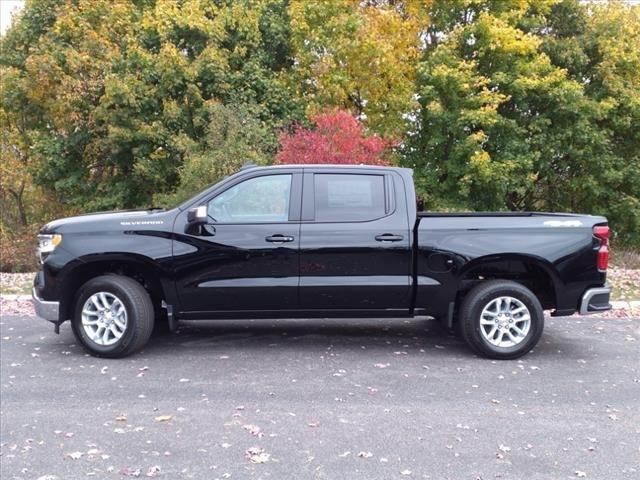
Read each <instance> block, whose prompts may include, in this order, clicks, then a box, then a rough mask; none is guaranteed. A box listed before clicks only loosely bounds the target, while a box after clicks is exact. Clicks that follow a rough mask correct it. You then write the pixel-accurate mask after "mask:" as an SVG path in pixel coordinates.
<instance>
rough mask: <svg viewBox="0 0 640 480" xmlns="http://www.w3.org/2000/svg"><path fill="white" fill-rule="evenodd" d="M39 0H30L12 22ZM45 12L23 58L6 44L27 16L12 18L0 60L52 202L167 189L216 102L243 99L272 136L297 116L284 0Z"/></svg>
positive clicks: (133, 201)
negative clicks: (27, 112) (26, 117)
mask: <svg viewBox="0 0 640 480" xmlns="http://www.w3.org/2000/svg"><path fill="white" fill-rule="evenodd" d="M45 3H47V4H48V3H50V2H45ZM45 3H43V2H42V1H37V0H33V1H32V2H31V3H29V4H28V5H27V6H26V9H25V14H24V16H23V20H22V21H27V20H28V21H31V20H30V19H32V18H33V17H36V15H35V14H34V12H35V11H36V10H38V11H41V10H47V9H46V8H45ZM49 11H53V10H52V9H49ZM55 12H56V14H55V15H52V17H53V18H52V19H48V20H47V21H48V24H49V26H48V27H47V28H46V29H40V30H42V31H41V34H40V36H39V37H38V38H32V39H31V40H29V41H27V44H29V49H28V53H27V54H26V57H25V58H24V60H21V59H20V58H18V56H16V55H15V54H12V53H10V52H8V47H9V46H10V45H15V44H17V43H19V42H20V41H22V40H21V39H22V37H23V36H24V35H23V33H22V32H23V31H24V30H25V29H26V27H25V26H24V25H22V22H19V23H18V26H17V27H16V28H12V29H11V30H10V31H9V32H8V33H7V35H6V38H3V39H2V42H3V49H2V50H3V56H2V58H1V59H0V64H1V65H3V66H4V67H5V68H6V67H8V66H13V68H16V69H17V72H18V73H17V76H18V77H19V78H18V79H17V80H16V82H17V83H18V84H19V85H20V89H19V90H18V91H20V92H22V94H21V95H19V97H20V98H19V102H21V104H22V106H19V107H18V108H16V109H15V110H13V111H16V112H19V111H22V110H23V109H24V108H30V109H33V110H35V111H37V112H39V115H40V117H41V121H40V123H39V124H38V125H37V126H36V128H35V129H34V131H33V132H32V135H31V136H30V139H31V155H32V156H33V157H35V158H34V162H33V163H34V164H36V165H37V168H34V169H33V174H34V178H35V181H36V182H37V183H38V184H40V185H42V186H44V187H45V188H48V189H50V190H53V191H55V192H56V195H57V198H58V201H60V202H62V203H69V204H72V205H76V206H82V208H84V209H88V210H91V209H107V208H123V207H125V208H126V207H134V206H143V205H145V204H149V203H151V201H152V198H153V196H154V195H157V194H162V193H165V192H166V193H169V192H171V191H172V190H173V189H175V187H176V185H177V183H178V181H179V173H178V172H179V171H180V168H181V166H182V165H183V163H184V162H185V159H186V158H187V156H188V155H192V154H193V153H192V152H193V151H195V150H196V149H197V148H198V146H199V147H200V148H202V147H204V146H205V145H206V141H207V140H206V137H207V135H208V132H209V130H210V127H209V126H210V124H211V122H212V121H214V119H212V118H211V112H212V111H215V108H214V106H215V105H217V104H218V103H223V104H228V105H251V110H252V112H253V114H254V115H255V117H256V118H257V119H258V121H259V123H260V124H261V125H265V124H266V125H269V129H271V130H273V132H274V133H273V134H272V135H273V136H274V138H275V131H276V130H277V129H279V128H281V127H283V126H285V125H288V124H289V123H291V122H292V121H295V120H300V119H301V118H302V111H303V110H302V107H301V106H300V105H299V102H298V101H297V100H296V98H295V96H294V95H293V94H292V93H291V92H290V88H289V86H288V84H287V79H286V74H287V68H288V67H289V66H290V64H291V61H292V60H291V57H290V42H289V37H290V32H289V21H288V16H287V15H288V14H287V11H286V8H285V4H284V2H283V1H280V0H255V1H243V2H232V1H229V2H210V1H206V0H185V1H183V2H175V1H170V0H157V1H148V2H133V1H124V0H119V1H110V0H91V1H89V0H79V1H77V2H64V4H61V6H60V7H59V8H58V10H57V11H55ZM34 21H35V20H34ZM25 25H26V24H25ZM5 45H6V46H7V48H6V49H5ZM272 150H273V148H272ZM225 168H227V167H224V166H221V167H219V168H218V170H224V169H225Z"/></svg>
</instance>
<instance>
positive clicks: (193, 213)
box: [187, 205, 207, 225]
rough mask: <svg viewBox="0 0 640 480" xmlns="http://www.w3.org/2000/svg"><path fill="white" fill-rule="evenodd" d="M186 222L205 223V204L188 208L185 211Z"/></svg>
mask: <svg viewBox="0 0 640 480" xmlns="http://www.w3.org/2000/svg"><path fill="white" fill-rule="evenodd" d="M187 223H188V224H189V225H200V224H203V223H207V206H206V205H200V206H199V207H195V208H191V209H189V211H188V212H187Z"/></svg>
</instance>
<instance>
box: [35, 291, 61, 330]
mask: <svg viewBox="0 0 640 480" xmlns="http://www.w3.org/2000/svg"><path fill="white" fill-rule="evenodd" d="M31 297H32V298H33V305H34V306H35V310H36V315H37V316H39V317H40V318H43V319H45V320H49V321H50V322H54V323H58V321H59V314H60V302H50V301H47V300H42V299H41V298H40V297H38V292H37V291H36V288H35V287H34V288H33V290H32V291H31Z"/></svg>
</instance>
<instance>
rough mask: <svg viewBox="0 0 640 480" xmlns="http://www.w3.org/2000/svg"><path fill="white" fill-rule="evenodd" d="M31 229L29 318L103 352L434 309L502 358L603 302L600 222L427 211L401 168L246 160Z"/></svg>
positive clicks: (478, 347) (604, 306)
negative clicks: (113, 206) (181, 188)
mask: <svg viewBox="0 0 640 480" xmlns="http://www.w3.org/2000/svg"><path fill="white" fill-rule="evenodd" d="M38 239H39V255H40V260H41V264H42V268H41V270H40V271H39V272H38V274H37V276H36V278H35V281H34V288H33V298H34V303H35V306H36V312H37V314H38V315H39V316H40V317H42V318H44V319H46V320H49V321H51V322H53V323H54V324H55V329H56V331H58V330H59V326H60V324H61V323H62V322H64V321H65V320H71V326H72V329H73V332H74V334H75V336H76V338H77V339H78V341H79V342H80V343H81V344H82V345H83V346H84V348H85V349H86V350H87V351H89V352H90V353H91V354H93V355H97V356H102V357H123V356H125V355H129V354H131V353H133V352H134V351H137V350H139V349H141V348H142V347H143V346H144V345H145V344H146V343H147V341H148V339H149V337H150V335H151V333H152V330H153V329H154V324H159V325H160V324H163V323H164V324H165V325H167V326H168V327H169V329H171V330H175V329H176V328H177V325H178V322H179V321H180V320H197V319H223V318H224V319H228V318H285V317H286V318H310V317H323V318H325V317H337V318H350V317H351V318H353V317H374V318H384V317H413V316H431V317H434V318H436V319H437V320H438V321H440V322H441V323H442V324H443V325H444V326H445V327H448V328H451V329H453V330H454V331H457V332H458V333H459V334H460V335H462V337H463V338H464V339H465V340H466V341H467V343H468V344H469V345H470V346H471V347H472V348H473V350H475V351H476V352H477V353H479V354H480V355H483V356H486V357H490V358H497V359H511V358H517V357H519V356H521V355H524V354H525V353H526V352H528V351H529V350H530V349H531V348H533V347H534V346H535V345H536V343H537V342H538V340H539V339H540V336H541V334H542V329H543V324H544V314H543V310H545V309H548V310H551V315H554V316H555V315H571V314H573V313H575V312H579V313H581V314H586V313H593V312H602V311H604V310H608V309H609V308H611V306H610V304H609V294H610V288H609V286H608V285H607V284H606V269H607V262H608V254H609V251H608V245H609V227H608V225H607V220H606V218H604V217H598V216H589V215H572V214H555V213H502V212H500V213H422V212H418V211H417V207H416V196H415V191H414V186H413V179H412V172H411V170H409V169H404V168H393V167H368V166H353V167H351V166H350V167H346V166H333V165H319V166H313V165H304V166H277V167H253V168H247V169H243V170H241V171H240V172H238V173H236V174H235V175H232V176H230V177H228V178H226V179H225V180H223V181H222V182H220V183H218V184H216V185H214V186H212V187H210V188H208V189H207V190H205V191H204V192H202V193H200V194H198V195H196V196H195V197H193V198H191V199H190V200H188V201H186V202H185V203H183V204H182V205H180V206H178V207H176V208H173V209H171V210H158V209H152V210H140V211H123V212H109V213H98V214H90V215H82V216H78V217H72V218H65V219H61V220H56V221H53V222H51V223H49V224H47V225H45V226H44V227H43V228H42V230H41V232H40V235H39V237H38Z"/></svg>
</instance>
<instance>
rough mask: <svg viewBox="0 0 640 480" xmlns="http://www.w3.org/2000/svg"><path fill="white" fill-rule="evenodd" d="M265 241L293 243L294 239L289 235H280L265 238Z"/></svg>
mask: <svg viewBox="0 0 640 480" xmlns="http://www.w3.org/2000/svg"><path fill="white" fill-rule="evenodd" d="M265 240H266V241H267V242H271V243H285V242H293V240H294V238H293V237H290V236H288V235H281V234H279V233H278V234H276V235H271V236H270V237H265Z"/></svg>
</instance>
